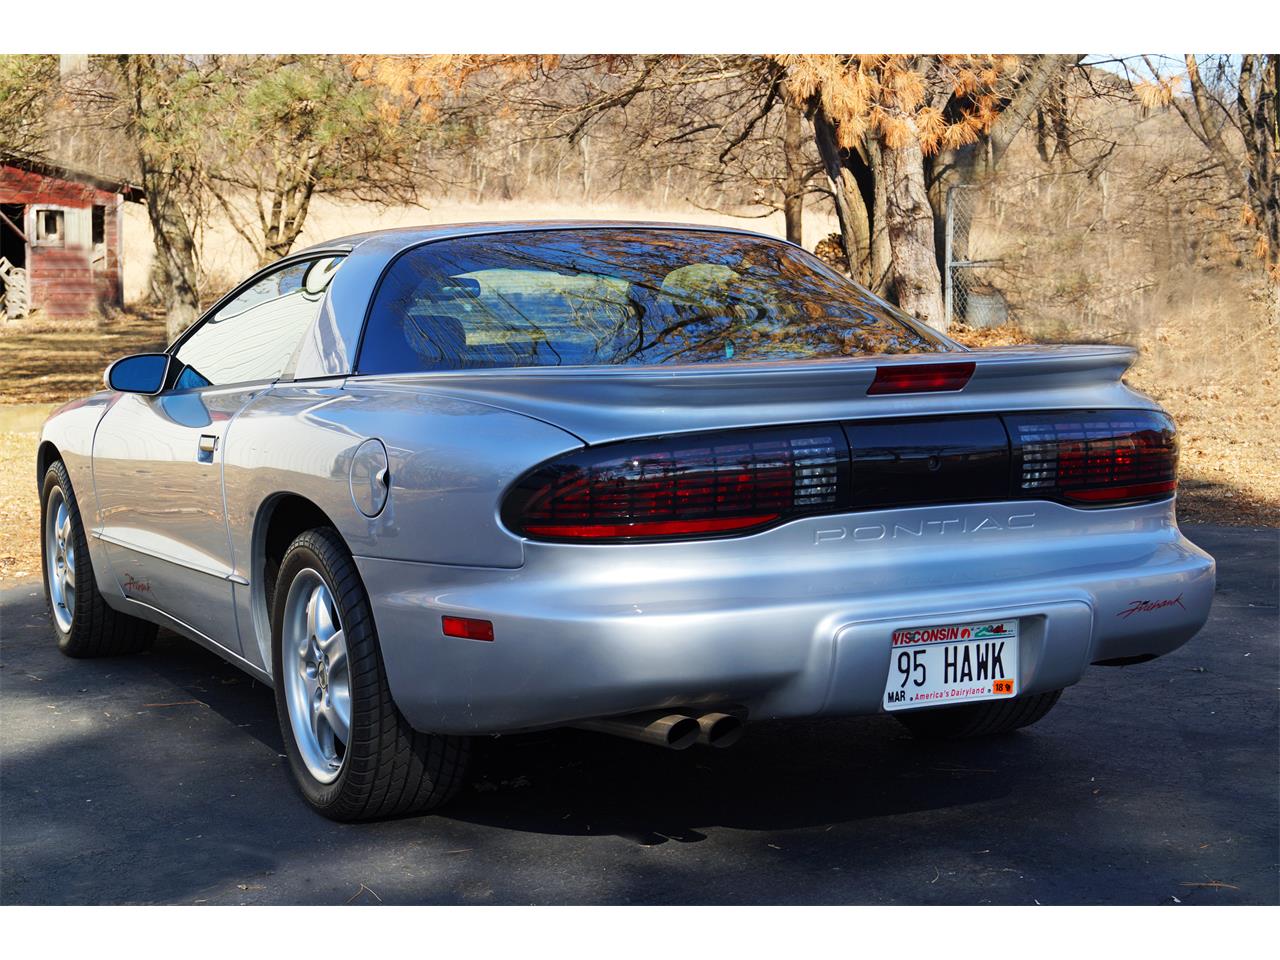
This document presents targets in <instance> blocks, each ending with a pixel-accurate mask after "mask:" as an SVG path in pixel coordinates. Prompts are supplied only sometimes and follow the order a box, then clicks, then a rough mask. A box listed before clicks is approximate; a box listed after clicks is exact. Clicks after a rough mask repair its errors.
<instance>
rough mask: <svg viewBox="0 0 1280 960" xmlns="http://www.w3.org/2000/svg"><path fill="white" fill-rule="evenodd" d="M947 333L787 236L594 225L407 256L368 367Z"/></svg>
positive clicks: (704, 350) (588, 360)
mask: <svg viewBox="0 0 1280 960" xmlns="http://www.w3.org/2000/svg"><path fill="white" fill-rule="evenodd" d="M948 349H951V346H950V344H949V343H948V341H946V340H944V339H943V338H941V337H939V336H937V335H935V334H933V333H931V332H930V331H928V329H927V328H924V327H923V325H920V324H916V323H914V322H912V321H910V320H909V319H907V318H906V317H905V316H904V315H903V314H901V313H900V312H898V311H897V310H895V309H894V308H893V307H891V306H890V305H889V304H887V303H885V302H884V301H882V300H880V299H879V298H877V297H875V296H873V295H872V294H871V293H869V292H868V291H866V290H864V289H863V288H862V287H859V286H858V285H857V284H854V283H852V282H851V281H848V280H845V279H843V278H842V277H840V276H839V275H837V274H835V273H833V272H831V271H829V270H827V269H826V268H825V267H824V266H823V265H822V264H821V263H820V262H819V261H818V260H816V259H815V258H814V257H811V256H810V255H808V254H807V253H805V252H804V251H802V250H798V249H797V248H795V247H792V246H789V245H787V244H783V243H780V242H776V241H771V240H767V239H763V238H759V237H751V236H743V235H737V234H730V233H718V232H713V231H675V230H637V229H622V228H592V229H581V230H536V231H529V232H520V233H506V234H486V235H480V236H471V237H460V238H457V239H453V240H442V241H438V242H435V243H429V244H425V245H424V246H421V247H417V248H415V249H413V250H410V251H409V252H407V253H405V254H404V255H403V256H401V257H399V258H398V259H397V260H396V261H395V262H394V263H393V264H392V266H391V268H390V269H389V270H388V271H387V274H386V276H385V277H384V278H383V280H382V283H381V284H380V285H379V288H378V292H377V294H376V296H375V298H374V302H373V308H372V310H371V311H370V315H369V320H368V323H367V324H366V327H365V334H364V339H363V341H362V344H361V347H360V356H359V361H358V370H359V372H360V373H409V372H421V371H432V370H467V369H481V368H487V367H543V366H579V365H587V364H613V365H631V364H650V365H651V364H663V363H706V362H719V363H724V362H726V361H729V362H732V361H759V360H799V359H809V358H819V357H841V356H847V355H850V354H858V353H932V352H938V351H945V350H948Z"/></svg>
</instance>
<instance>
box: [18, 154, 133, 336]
mask: <svg viewBox="0 0 1280 960" xmlns="http://www.w3.org/2000/svg"><path fill="white" fill-rule="evenodd" d="M143 199H144V197H143V193H142V191H141V190H140V189H139V188H138V187H135V186H132V185H131V184H129V183H125V182H123V181H121V180H113V179H111V178H109V177H101V176H97V175H95V174H92V173H87V172H85V171H82V170H75V169H73V168H71V167H64V166H60V165H58V164H54V163H49V162H46V161H42V160H35V159H32V158H29V157H22V156H17V155H14V154H6V153H0V314H5V315H7V316H9V317H21V316H25V315H26V313H27V312H29V311H31V310H40V311H42V312H43V313H44V315H45V316H50V317H84V316H91V315H93V314H94V313H96V312H97V311H98V309H99V308H100V307H102V306H104V305H107V304H112V305H116V306H119V305H120V304H121V303H122V302H123V297H124V276H123V266H124V265H123V261H122V258H121V236H122V233H121V206H122V205H123V204H124V202H125V201H126V200H129V201H133V202H141V201H142V200H143Z"/></svg>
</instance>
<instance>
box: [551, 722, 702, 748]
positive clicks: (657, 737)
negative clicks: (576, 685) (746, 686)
mask: <svg viewBox="0 0 1280 960" xmlns="http://www.w3.org/2000/svg"><path fill="white" fill-rule="evenodd" d="M574 726H575V727H578V728H579V729H581V730H592V731H594V732H596V733H608V734H612V735H613V736H615V737H626V738H627V739H628V740H639V741H640V742H641V743H651V744H653V745H654V746H658V747H666V748H667V749H668V750H687V749H688V748H689V747H691V746H693V745H694V744H695V743H697V742H698V737H699V735H700V733H701V727H700V726H699V724H698V721H697V720H695V719H694V718H693V717H689V716H685V715H684V714H682V713H656V714H655V713H641V714H633V715H632V716H628V717H608V718H605V719H602V720H584V721H582V722H581V723H575V724H574Z"/></svg>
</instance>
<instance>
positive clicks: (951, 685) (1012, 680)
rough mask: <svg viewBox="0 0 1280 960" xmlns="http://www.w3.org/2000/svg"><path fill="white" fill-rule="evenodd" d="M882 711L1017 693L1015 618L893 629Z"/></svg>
mask: <svg viewBox="0 0 1280 960" xmlns="http://www.w3.org/2000/svg"><path fill="white" fill-rule="evenodd" d="M892 650H893V657H892V661H891V662H890V664H889V679H888V680H887V681H886V682H885V685H884V708H885V709H886V710H913V709H916V708H918V707H936V706H942V705H944V704H957V703H972V702H973V701H975V700H1002V699H1005V698H1007V697H1012V696H1016V695H1017V692H1018V621H1017V620H989V621H984V622H980V623H956V624H945V625H943V626H937V627H909V628H906V629H903V630H895V631H893V641H892Z"/></svg>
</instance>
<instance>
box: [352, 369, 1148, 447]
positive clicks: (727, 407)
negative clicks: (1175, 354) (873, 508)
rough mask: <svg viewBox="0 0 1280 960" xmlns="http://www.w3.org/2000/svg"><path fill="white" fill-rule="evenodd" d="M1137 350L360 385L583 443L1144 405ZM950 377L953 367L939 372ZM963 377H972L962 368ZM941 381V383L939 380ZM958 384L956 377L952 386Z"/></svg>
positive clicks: (493, 373) (491, 375)
mask: <svg viewBox="0 0 1280 960" xmlns="http://www.w3.org/2000/svg"><path fill="white" fill-rule="evenodd" d="M1136 356H1137V352H1136V351H1135V350H1134V349H1132V348H1130V347H1117V346H1050V347H1041V346H1032V347H1000V348H994V349H986V350H972V351H964V352H956V353H948V354H936V353H934V354H897V355H892V356H870V355H868V356H859V357H844V358H839V359H833V360H807V361H798V362H751V363H708V364H687V365H679V366H675V365H673V366H654V367H600V366H595V367H525V368H518V369H500V370H457V371H447V372H440V373H427V374H399V375H394V376H386V377H376V378H373V377H370V378H363V377H362V378H361V382H364V383H373V382H376V383H378V384H379V386H381V387H386V388H391V389H404V390H408V391H414V392H418V391H423V392H429V393H432V394H438V395H444V396H451V397H456V398H459V399H466V400H471V401H474V402H479V403H484V404H487V405H489V406H494V407H500V408H502V409H505V410H510V411H513V412H516V413H521V414H524V415H526V416H530V417H534V418H536V419H539V420H543V421H545V422H547V423H551V424H555V425H556V426H558V427H561V428H562V429H564V430H567V431H569V432H570V433H573V434H574V435H576V436H577V437H579V438H581V439H582V440H583V441H585V442H587V443H603V442H606V441H610V440H618V439H623V438H626V437H635V436H657V435H662V434H668V433H680V432H686V431H692V430H708V429H719V428H728V427H746V426H763V425H766V424H779V423H801V422H804V421H819V420H833V419H840V420H850V419H852V420H856V419H872V418H874V419H884V418H886V417H898V416H902V417H909V416H924V415H931V414H938V413H993V412H1002V411H1014V410H1055V409H1092V408H1113V409H1114V408H1140V409H1150V410H1158V409H1160V408H1159V406H1158V405H1157V404H1155V403H1154V402H1153V401H1151V400H1150V399H1149V398H1147V397H1144V396H1143V395H1142V394H1140V393H1137V392H1135V391H1133V390H1131V389H1129V388H1128V387H1127V386H1125V384H1124V383H1123V381H1122V379H1121V378H1122V377H1123V375H1124V373H1125V371H1126V370H1128V369H1129V367H1130V366H1131V365H1132V364H1133V361H1134V359H1135V358H1136ZM951 364H958V365H963V366H964V367H965V368H967V367H968V366H969V365H972V373H971V374H970V375H969V376H968V377H967V378H964V379H963V382H962V383H960V384H959V388H958V389H951V388H947V389H932V390H922V391H920V392H875V393H873V392H871V391H872V386H873V384H875V383H876V382H877V376H878V375H879V376H880V377H881V378H882V379H883V378H885V377H886V376H888V377H890V378H892V377H893V376H894V375H895V374H897V375H898V376H899V377H900V376H901V374H902V373H904V372H906V370H907V369H909V368H912V367H919V366H922V365H923V366H930V367H934V368H942V367H946V366H948V365H951ZM943 372H944V374H945V373H946V371H945V370H944V371H943ZM965 372H968V371H967V370H966V371H965ZM943 379H944V380H946V377H945V376H944V377H943ZM960 379H961V378H959V377H955V378H953V383H954V381H956V380H960Z"/></svg>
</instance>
